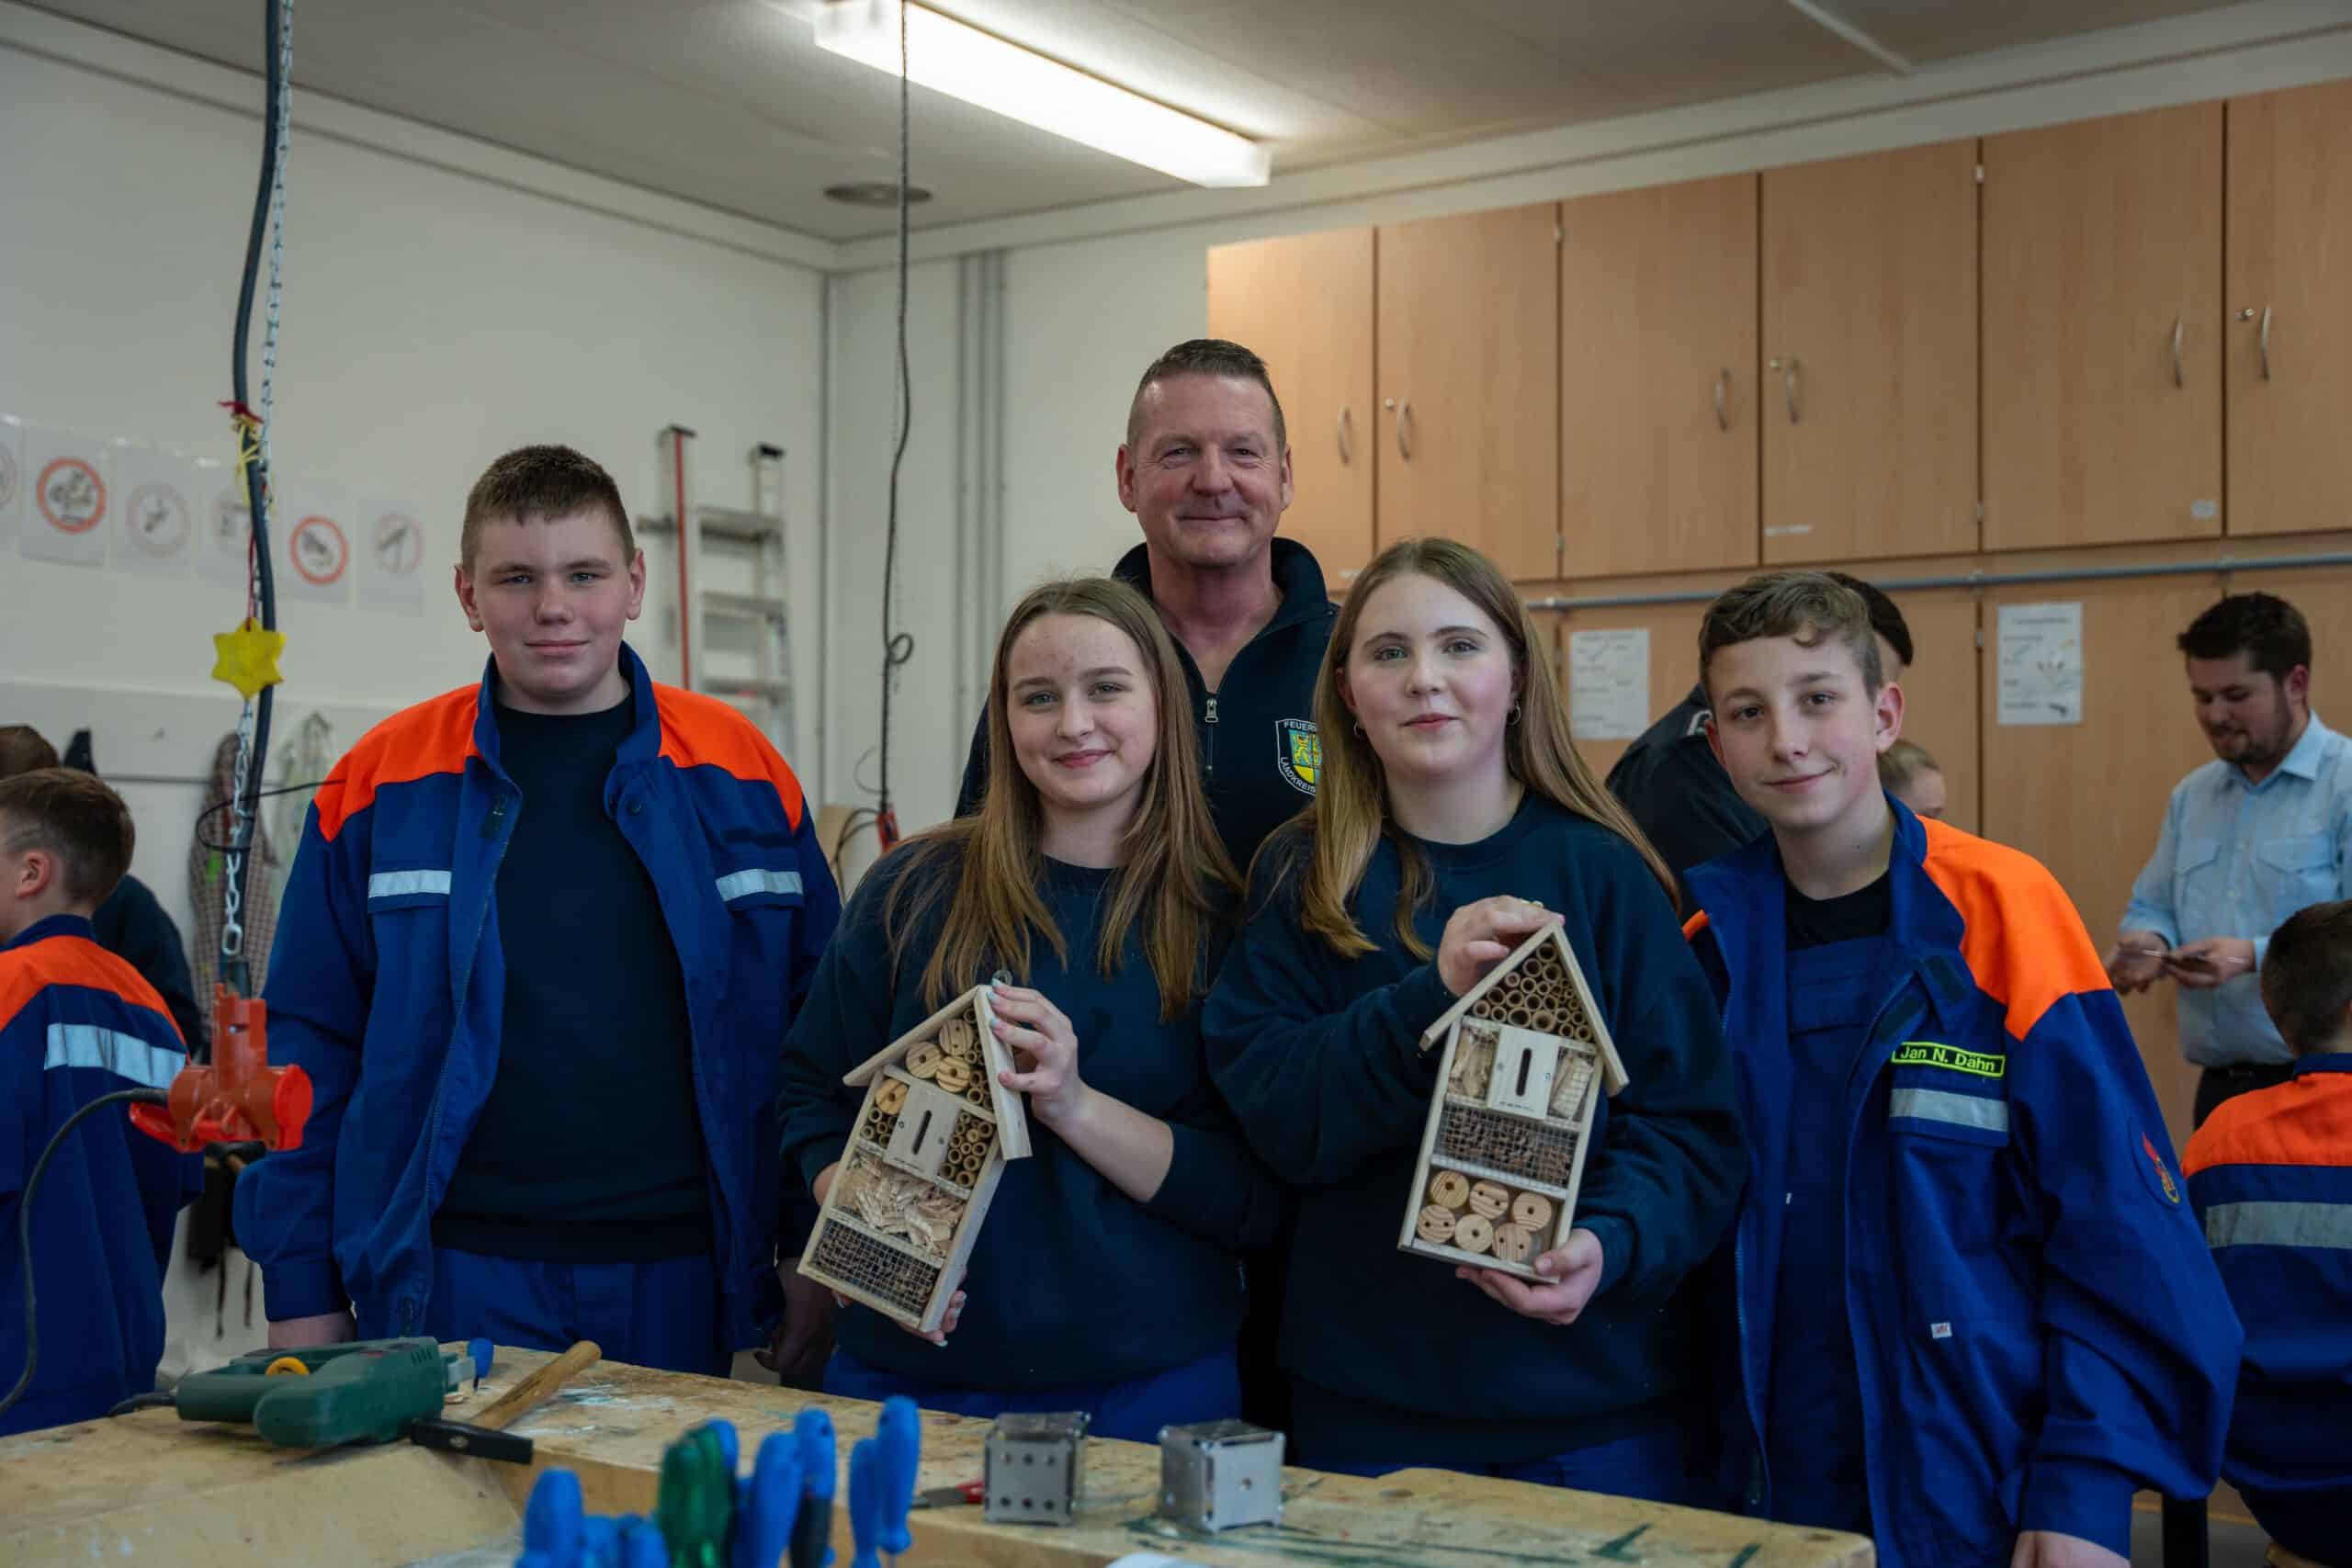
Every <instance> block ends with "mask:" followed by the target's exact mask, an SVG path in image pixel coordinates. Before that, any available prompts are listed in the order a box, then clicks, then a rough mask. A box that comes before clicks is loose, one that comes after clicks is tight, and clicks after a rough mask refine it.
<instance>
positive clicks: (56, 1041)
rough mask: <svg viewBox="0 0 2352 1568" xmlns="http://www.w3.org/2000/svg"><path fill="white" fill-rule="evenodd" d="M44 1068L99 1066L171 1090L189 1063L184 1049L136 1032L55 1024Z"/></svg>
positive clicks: (79, 1024) (50, 1036) (83, 1025)
mask: <svg viewBox="0 0 2352 1568" xmlns="http://www.w3.org/2000/svg"><path fill="white" fill-rule="evenodd" d="M41 1066H43V1067H45V1068H46V1067H96V1068H99V1069H100V1070H101V1071H104V1072H109V1073H112V1074H114V1075H115V1076H116V1077H126V1078H129V1079H130V1081H131V1082H132V1083H135V1084H143V1085H145V1086H146V1087H147V1088H149V1089H169V1088H171V1087H172V1080H173V1079H174V1078H175V1077H178V1076H179V1070H180V1069H181V1068H182V1067H185V1066H187V1055H186V1054H185V1053H184V1052H179V1051H171V1050H166V1049H164V1047H163V1046H160V1045H154V1044H151V1043H148V1042H147V1041H144V1040H141V1039H140V1038H139V1036H137V1035H136V1034H125V1033H123V1032H121V1031H120V1030H115V1029H101V1028H99V1027H98V1026H97V1025H96V1024H95V1023H52V1024H51V1025H50V1026H49V1053H48V1058H47V1060H45V1061H43V1062H42V1063H41Z"/></svg>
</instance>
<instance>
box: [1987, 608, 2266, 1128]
mask: <svg viewBox="0 0 2352 1568" xmlns="http://www.w3.org/2000/svg"><path fill="white" fill-rule="evenodd" d="M2219 592H2220V590H2219V587H2218V585H2217V583H2216V581H2215V580H2214V579H2211V578H2204V577H2157V578H2136V579H2126V580H2122V581H2108V582H2055V583H2043V584H2034V585H2030V586H2017V587H2004V588H1999V589H1996V590H1992V591H1990V592H1987V594H1986V596H1985V660H1984V665H1983V669H1984V678H1983V686H1984V690H1985V727H1984V734H1985V750H1984V761H1985V775H1984V776H1985V837H1986V838H1989V839H1996V840H1999V841H2000V842H2002V843H2005V844H2008V845H2010V846H2012V847H2013V848H2016V849H2020V850H2023V851H2024V852H2026V853H2028V854H2030V855H2031V856H2033V857H2034V858H2035V859H2036V860H2038V861H2040V862H2041V863H2042V864H2043V865H2045V866H2047V867H2049V868H2050V871H2051V873H2052V874H2053V875H2055V876H2056V877H2057V878H2058V881H2059V883H2060V885H2061V886H2064V888H2065V889H2066V892H2067V895H2068V897H2071V898H2072V899H2073V900H2074V903H2075V909H2076V911H2077V912H2079V913H2080V914H2081V916H2082V918H2083V924H2084V926H2085V927H2086V929H2087V930H2088V931H2089V932H2090V938H2091V942H2092V945H2093V946H2095V947H2097V948H2098V950H2099V953H2101V955H2102V956H2104V955H2105V953H2107V951H2108V950H2109V948H2111V947H2112V946H2114V944H2115V938H2116V934H2117V931H2118V922H2119V921H2120V920H2121V919H2122V917H2123V908H2124V906H2125V905H2126V904H2128V903H2129V902H2130V901H2131V884H2132V882H2133V880H2134V879H2135V878H2137V877H2138V876H2139V874H2140V870H2141V868H2142V867H2143V866H2144V865H2146V864H2147V863H2148V857H2149V856H2150V855H2152V854H2154V852H2155V848H2156V834H2157V830H2158V829H2160V828H2161V827H2162V826H2163V824H2164V818H2165V805H2166V803H2167V802H2168V801H2169V800H2170V799H2171V796H2172V788H2173V785H2174V784H2177V783H2179V782H2180V779H2181V776H2182V775H2183V774H2185V773H2188V771H2189V770H2190V769H2191V768H2194V767H2196V766H2197V765H2198V764H2199V763H2200V762H2205V761H2211V759H2212V755H2213V754H2212V751H2211V750H2210V749H2209V748H2208V747H2207V745H2206V744H2205V740H2204V738H2203V735H2202V733H2201V732H2200V731H2199V729H2198V728H2197V721H2196V718H2195V716H2193V715H2192V713H2191V711H2190V706H2189V700H2188V678H2187V676H2186V675H2185V673H2184V672H2183V670H2182V665H2181V660H2180V655H2179V654H2178V653H2177V651H2175V649H2174V646H2173V638H2174V637H2176V636H2177V635H2178V634H2179V632H2180V630H2181V628H2182V627H2184V626H2188V623H2189V622H2190V621H2192V620H2194V619H2195V618H2196V616H2197V615H2198V613H2199V611H2201V610H2203V609H2204V608H2205V607H2206V606H2207V605H2208V604H2211V603H2212V602H2213V600H2214V599H2215V598H2216V597H2218V596H2219ZM2066 600H2079V601H2080V602H2081V604H2082V606H2083V705H2082V722H2081V723H2080V724H2075V725H2004V724H2002V723H2001V722H2000V689H2001V664H2000V612H2001V609H2002V607H2003V606H2004V605H2018V604H2042V603H2047V602H2052V601H2066ZM2124 1010H2125V1012H2126V1013H2127V1014H2128V1016H2129V1017H2130V1019H2131V1032H2132V1035H2133V1037H2134V1038H2135V1039H2136V1040H2137V1041H2138V1042H2139V1043H2140V1052H2141V1055H2142V1057H2143V1060H2144V1061H2145V1062H2146V1063H2147V1067H2148V1077H2149V1078H2150V1080H2151V1081H2152V1082H2153V1083H2154V1086H2155V1089H2156V1098H2157V1100H2158V1101H2159V1103H2161V1104H2162V1105H2163V1106H2164V1108H2165V1122H2166V1125H2167V1126H2168V1127H2169V1128H2170V1130H2171V1132H2172V1134H2173V1140H2174V1142H2173V1146H2174V1147H2175V1148H2178V1147H2180V1146H2181V1145H2182V1144H2183V1143H2184V1142H2186V1141H2187V1139H2188V1111H2189V1106H2190V1102H2191V1101H2192V1100H2193V1099H2194V1098H2195V1095H2196V1089H2197V1075H2196V1073H2195V1072H2194V1070H2192V1069H2190V1068H2189V1067H2188V1066H2187V1064H2185V1063H2184V1062H2183V1061H2182V1060H2181V1056H2180V1046H2179V1035H2178V1032H2177V1030H2176V1029H2175V1028H2174V1024H2173V987H2172V985H2171V983H2170V982H2169V981H2166V982H2164V983H2162V984H2160V985H2159V987H2157V989H2156V990H2155V991H2154V992H2151V993H2146V994H2143V995H2142V996H2139V997H2136V998H2127V1000H2126V1002H2125V1007H2124Z"/></svg>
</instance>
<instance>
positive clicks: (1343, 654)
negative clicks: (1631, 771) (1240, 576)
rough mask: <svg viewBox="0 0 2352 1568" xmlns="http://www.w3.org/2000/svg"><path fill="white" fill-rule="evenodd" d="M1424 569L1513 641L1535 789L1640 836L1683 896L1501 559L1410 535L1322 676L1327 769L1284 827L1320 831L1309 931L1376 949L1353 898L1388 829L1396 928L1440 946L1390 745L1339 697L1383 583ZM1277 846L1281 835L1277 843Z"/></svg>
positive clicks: (1351, 616) (1369, 586)
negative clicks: (1397, 879)
mask: <svg viewBox="0 0 2352 1568" xmlns="http://www.w3.org/2000/svg"><path fill="white" fill-rule="evenodd" d="M1408 573H1416V574H1419V576H1422V577H1427V578H1430V579H1431V580H1433V581H1438V582H1442V583H1443V584H1444V585H1445V586H1446V587H1448V588H1451V589H1453V591H1454V592H1457V593H1459V594H1461V595H1462V596H1463V597H1464V598H1465V599H1467V600H1469V601H1470V603H1471V604H1475V605H1476V606H1477V607H1478V609H1479V610H1480V611H1482V612H1483V613H1484V614H1485V615H1486V616H1487V619H1488V620H1490V621H1492V622H1494V624H1495V625H1496V626H1497V627H1498V628H1499V629H1500V630H1501V632H1502V635H1503V640H1504V641H1505V642H1507V643H1509V644H1510V656H1511V667H1512V670H1513V672H1514V673H1515V675H1516V676H1517V682H1516V684H1517V688H1518V695H1519V702H1520V719H1519V722H1518V723H1516V724H1514V725H1511V726H1510V728H1507V729H1506V730H1505V731H1504V732H1503V766H1504V767H1505V768H1506V769H1507V770H1508V771H1509V772H1510V776H1511V777H1513V778H1515V779H1517V780H1518V781H1519V782H1520V784H1521V785H1523V786H1524V787H1525V788H1526V789H1527V791H1528V793H1530V794H1532V795H1541V796H1543V797H1544V799H1546V800H1548V801H1551V802H1552V803H1553V804H1554V805H1555V806H1558V807H1563V808H1565V809H1566V810H1568V811H1572V812H1574V813H1576V814H1577V816H1579V817H1583V818H1589V820H1591V821H1594V822H1597V823H1599V824H1600V826H1602V827H1603V828H1606V829H1609V830H1610V831H1611V832H1612V833H1615V834H1616V835H1618V836H1619V837H1620V838H1622V839H1623V840H1625V841H1626V842H1628V843H1630V844H1632V845H1633V846H1634V848H1635V849H1637V850H1639V851H1640V852H1641V853H1642V858H1643V859H1644V860H1645V861H1647V862H1648V863H1649V867H1650V872H1651V874H1653V875H1655V876H1656V877H1657V879H1658V883H1659V885H1660V886H1663V887H1665V889H1666V896H1667V897H1668V899H1669V900H1674V899H1675V892H1674V874H1673V873H1672V872H1670V871H1668V869H1667V865H1666V862H1665V861H1664V860H1663V859H1661V858H1660V857H1659V855H1658V852H1657V850H1655V849H1653V848H1652V847H1651V846H1650V841H1649V840H1648V839H1647V838H1645V837H1644V836H1643V833H1642V830H1641V829H1640V828H1638V827H1636V826H1635V825H1634V819H1633V818H1631V817H1629V816H1627V815H1626V814H1625V808H1624V807H1622V806H1620V805H1618V804H1617V800H1616V797H1615V796H1613V795H1611V794H1610V793H1609V791H1608V790H1607V789H1606V788H1605V787H1604V786H1603V785H1602V784H1600V781H1598V780H1597V779H1595V778H1594V777H1593V775H1592V770H1591V769H1590V768H1589V767H1587V766H1586V765H1585V761H1584V758H1583V757H1582V756H1580V755H1579V754H1578V753H1577V748H1576V742H1575V740H1574V739H1571V738H1570V735H1569V731H1568V706H1567V704H1566V703H1565V702H1564V701H1562V700H1561V697H1560V685H1559V680H1558V677H1557V676H1555V674H1554V673H1553V671H1552V661H1551V660H1549V659H1547V658H1545V657H1544V654H1543V650H1542V645H1541V642H1540V640H1539V637H1538V635H1537V632H1536V629H1535V622H1534V619H1533V618H1532V616H1530V615H1528V613H1527V606H1526V604H1523V603H1522V602H1521V599H1520V597H1519V594H1518V592H1516V591H1514V590H1513V589H1512V587H1511V585H1510V579H1509V578H1507V577H1505V576H1504V575H1503V573H1502V571H1501V570H1500V569H1499V568H1498V567H1497V566H1496V565H1495V563H1494V562H1492V561H1490V560H1488V559H1487V558H1486V557H1485V556H1482V555H1480V554H1479V553H1478V552H1477V551H1476V550H1474V549H1472V548H1471V547H1469V546H1467V545H1463V544H1457V543H1455V542H1454V541H1453V540H1452V539H1400V540H1398V541H1397V543H1396V544H1393V545H1391V546H1389V547H1387V548H1386V549H1385V550H1383V551H1381V552H1380V554H1379V555H1378V556H1377V557H1375V558H1374V560H1373V562H1372V564H1371V565H1370V566H1367V567H1365V568H1364V569H1363V572H1362V573H1361V574H1360V575H1359V576H1358V577H1357V578H1356V581H1355V586H1354V587H1352V588H1351V589H1350V590H1349V591H1348V597H1347V602H1346V603H1345V604H1342V605H1340V619H1339V624H1338V625H1337V626H1333V627H1332V628H1331V646H1330V648H1329V650H1328V651H1327V652H1326V653H1325V654H1324V656H1323V668H1322V671H1321V672H1320V673H1318V674H1317V677H1316V680H1315V727H1316V728H1317V731H1319V732H1320V734H1321V738H1322V742H1323V762H1322V768H1321V771H1320V776H1319V777H1317V780H1316V784H1315V803H1314V805H1312V806H1311V807H1308V808H1307V810H1306V812H1305V813H1303V814H1302V815H1301V816H1300V817H1299V818H1295V823H1296V824H1300V825H1303V829H1302V827H1300V826H1294V827H1293V828H1291V829H1288V830H1287V831H1284V832H1283V833H1282V834H1281V836H1282V837H1283V838H1285V839H1289V838H1292V837H1293V836H1294V835H1295V833H1296V832H1298V831H1300V830H1304V831H1305V832H1306V833H1307V834H1308V835H1310V836H1311V839H1312V853H1311V856H1310V857H1309V858H1308V860H1307V863H1306V876H1305V880H1304V882H1303V884H1302V886H1301V888H1300V903H1301V916H1302V919H1303V920H1304V922H1305V924H1306V929H1307V930H1308V931H1313V932H1315V933H1316V934H1317V935H1318V936H1320V937H1322V938H1323V940H1324V941H1326V942H1329V943H1330V944H1331V947H1332V949H1333V951H1335V952H1337V953H1340V955H1341V956H1342V957H1354V956H1355V955H1357V954H1359V953H1371V952H1374V951H1375V944H1374V942H1373V941H1372V940H1371V939H1370V938H1369V937H1367V936H1365V935H1364V933H1363V928H1362V927H1360V926H1358V925H1357V924H1356V921H1355V917H1354V916H1353V915H1351V914H1350V913H1349V912H1348V900H1349V899H1351V897H1354V896H1355V891H1356V887H1357V886H1358V885H1359V884H1361V883H1362V882H1363V874H1364V868H1365V867H1366V866H1367V865H1369V864H1370V863H1372V853H1373V851H1374V849H1375V848H1377V847H1378V845H1379V843H1380V838H1381V835H1382V834H1383V833H1387V834H1389V835H1390V836H1391V837H1392V838H1394V839H1395V840H1397V855H1398V858H1399V860H1400V861H1402V863H1403V873H1404V878H1403V887H1402V890H1401V892H1400V895H1399V897H1398V898H1397V935H1398V936H1400V937H1402V938H1403V939H1404V942H1405V946H1406V948H1407V950H1408V951H1409V952H1411V953H1413V954H1414V955H1415V956H1416V957H1419V958H1428V957H1430V955H1431V950H1430V945H1429V943H1427V942H1423V941H1422V940H1421V938H1420V933H1419V932H1418V931H1415V930H1414V929H1413V916H1414V914H1415V913H1416V912H1417V911H1418V910H1419V908H1420V906H1421V905H1422V904H1423V903H1424V902H1425V901H1426V900H1427V899H1428V898H1429V897H1430V893H1431V892H1432V890H1433V889H1434V887H1435V886H1436V884H1435V879H1434V878H1433V877H1432V876H1431V874H1430V865H1429V860H1428V857H1427V856H1425V855H1424V854H1422V852H1421V851H1420V848H1419V845H1418V844H1416V843H1415V842H1414V841H1413V840H1412V839H1411V838H1410V837H1408V836H1407V835H1405V834H1403V833H1400V832H1397V831H1396V830H1395V829H1394V827H1393V826H1392V823H1391V820H1390V815H1389V804H1388V776H1387V773H1385V770H1384V769H1383V768H1382V766H1381V762H1380V754H1379V753H1378V752H1376V751H1374V750H1373V749H1372V742H1371V741H1370V740H1368V739H1365V738H1364V736H1363V733H1362V732H1361V731H1359V730H1358V729H1357V728H1356V727H1355V718H1354V715H1353V714H1351V712H1350V711H1349V709H1348V705H1347V703H1346V702H1345V701H1344V700H1343V699H1342V698H1341V697H1340V674H1341V673H1342V672H1343V671H1345V670H1346V669H1347V664H1348V653H1349V650H1350V649H1351V648H1353V646H1354V644H1355V637H1356V623H1357V622H1358V621H1359V620H1360V619H1362V617H1363V607H1364V604H1365V603H1366V602H1367V601H1369V600H1370V599H1371V597H1372V596H1373V594H1374V593H1375V592H1378V591H1379V590H1380V588H1381V586H1382V585H1383V584H1385V583H1386V582H1388V581H1390V580H1392V579H1394V578H1398V577H1402V576H1405V575H1406V574H1408ZM1269 847H1270V848H1271V841H1270V846H1269Z"/></svg>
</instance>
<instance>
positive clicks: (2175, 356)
mask: <svg viewBox="0 0 2352 1568" xmlns="http://www.w3.org/2000/svg"><path fill="white" fill-rule="evenodd" d="M2172 384H2173V385H2174V386H2176V387H2181V386H2186V385H2188V383H2187V382H2185V381H2184V380H2182V379H2181V375H2180V318H2179V317H2178V316H2175V317H2174V318H2173V319H2172Z"/></svg>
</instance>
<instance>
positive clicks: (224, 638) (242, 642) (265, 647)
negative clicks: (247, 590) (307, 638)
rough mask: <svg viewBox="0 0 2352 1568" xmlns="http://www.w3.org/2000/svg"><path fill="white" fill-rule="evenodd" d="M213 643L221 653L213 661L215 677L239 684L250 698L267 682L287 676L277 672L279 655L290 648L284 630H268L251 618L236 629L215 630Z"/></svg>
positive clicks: (257, 693) (239, 687)
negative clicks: (228, 630) (227, 630)
mask: <svg viewBox="0 0 2352 1568" xmlns="http://www.w3.org/2000/svg"><path fill="white" fill-rule="evenodd" d="M212 647H213V649H214V651H215V652H217V653H218V654H219V655H220V657H219V658H217V659H215V660H213V661H212V678H213V679H214V680H216V681H226V682H228V683H229V684H231V685H232V686H234V687H236V688H237V690H238V692H239V693H241V694H243V696H244V698H245V700H246V701H247V702H251V701H252V700H253V699H254V698H255V697H257V696H259V695H260V694H261V691H262V688H263V687H265V686H275V685H277V683H278V682H281V681H283V680H285V679H286V677H285V676H283V675H280V674H279V673H278V672H277V656H278V655H279V654H281V653H283V652H285V651H286V634H285V633H284V632H266V631H264V630H262V629H261V624H260V623H259V622H257V621H254V620H253V619H251V618H248V619H247V620H245V621H244V623H243V625H241V626H238V627H237V629H236V630H235V631H232V632H214V633H213V634H212Z"/></svg>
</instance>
